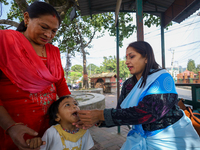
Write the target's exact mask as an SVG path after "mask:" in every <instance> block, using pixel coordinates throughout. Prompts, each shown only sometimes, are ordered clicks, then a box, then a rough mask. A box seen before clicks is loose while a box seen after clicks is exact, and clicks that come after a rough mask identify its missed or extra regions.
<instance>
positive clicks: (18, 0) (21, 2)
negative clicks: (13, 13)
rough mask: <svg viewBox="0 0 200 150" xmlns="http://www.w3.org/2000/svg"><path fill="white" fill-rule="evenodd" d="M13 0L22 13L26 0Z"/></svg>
mask: <svg viewBox="0 0 200 150" xmlns="http://www.w3.org/2000/svg"><path fill="white" fill-rule="evenodd" d="M14 1H15V3H17V5H18V6H19V8H20V10H21V12H22V13H24V12H25V11H26V9H27V7H28V3H27V2H26V0H14Z"/></svg>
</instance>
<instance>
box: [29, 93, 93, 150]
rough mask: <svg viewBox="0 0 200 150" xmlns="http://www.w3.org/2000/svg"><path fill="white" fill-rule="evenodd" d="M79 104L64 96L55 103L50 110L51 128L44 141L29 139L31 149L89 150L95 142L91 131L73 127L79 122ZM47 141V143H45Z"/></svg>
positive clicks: (45, 134)
mask: <svg viewBox="0 0 200 150" xmlns="http://www.w3.org/2000/svg"><path fill="white" fill-rule="evenodd" d="M78 110H80V108H79V107H78V102H77V101H76V100H75V99H74V98H72V97H70V96H63V97H61V98H59V99H58V100H57V101H55V102H53V103H52V104H51V106H50V107H49V110H48V115H49V124H50V126H51V127H50V128H49V129H47V130H46V132H45V133H44V135H43V137H42V139H41V138H38V137H36V138H33V139H28V140H27V141H26V143H27V144H28V145H30V148H37V147H40V146H41V145H42V146H41V147H40V150H62V149H76V150H89V149H90V148H92V147H93V145H94V142H93V140H92V137H91V135H90V132H89V130H83V129H79V128H77V127H76V126H75V125H72V123H73V122H77V121H79V117H78V115H77V111H78ZM44 141H45V143H43V142H44Z"/></svg>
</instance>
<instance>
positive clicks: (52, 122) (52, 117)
mask: <svg viewBox="0 0 200 150" xmlns="http://www.w3.org/2000/svg"><path fill="white" fill-rule="evenodd" d="M70 97H71V96H63V97H60V98H59V99H58V100H57V101H55V102H53V103H52V104H51V105H50V107H49V109H48V111H47V115H48V116H49V125H50V126H52V125H56V124H58V123H59V122H57V121H55V119H56V118H57V115H56V114H57V113H58V107H59V105H60V103H61V102H62V101H63V100H64V99H65V98H70Z"/></svg>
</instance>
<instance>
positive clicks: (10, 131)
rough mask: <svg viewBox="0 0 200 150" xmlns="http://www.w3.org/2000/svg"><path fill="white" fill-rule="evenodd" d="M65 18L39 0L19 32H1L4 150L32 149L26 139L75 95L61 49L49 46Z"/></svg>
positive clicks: (0, 146) (1, 146) (38, 132)
mask: <svg viewBox="0 0 200 150" xmlns="http://www.w3.org/2000/svg"><path fill="white" fill-rule="evenodd" d="M60 23H61V19H60V17H59V14H58V13H57V11H56V10H55V9H54V8H53V7H52V6H51V5H49V4H48V3H45V2H40V1H35V2H34V3H32V4H31V5H30V6H29V7H28V8H27V10H26V12H25V13H24V20H23V21H22V22H21V23H20V25H19V26H18V28H17V30H16V31H15V30H0V54H1V55H0V127H1V128H0V149H1V150H17V149H20V150H29V149H30V148H29V146H28V145H27V144H26V142H25V140H26V139H28V138H29V139H30V138H32V137H34V136H39V137H41V136H42V135H43V134H44V132H45V131H46V129H47V128H48V127H49V125H48V119H47V117H46V112H47V109H48V107H49V106H50V105H51V104H52V103H53V102H54V101H56V96H57V95H58V96H59V97H61V96H65V95H69V94H71V93H70V91H69V90H68V87H67V84H66V81H65V78H64V71H63V68H62V65H61V59H60V51H59V49H58V47H55V46H53V45H52V44H49V42H50V41H51V40H52V39H53V38H54V36H55V34H56V32H57V30H58V28H59V26H60Z"/></svg>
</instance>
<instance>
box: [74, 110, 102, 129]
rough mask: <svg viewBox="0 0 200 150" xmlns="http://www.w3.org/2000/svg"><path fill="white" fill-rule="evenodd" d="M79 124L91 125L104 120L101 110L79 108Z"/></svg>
mask: <svg viewBox="0 0 200 150" xmlns="http://www.w3.org/2000/svg"><path fill="white" fill-rule="evenodd" d="M78 116H79V118H80V121H81V122H79V124H78V125H79V126H80V125H81V126H83V127H92V126H93V125H95V124H96V123H97V122H99V121H104V115H103V110H79V111H78Z"/></svg>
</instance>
